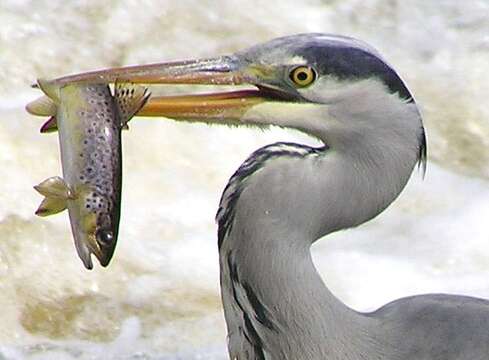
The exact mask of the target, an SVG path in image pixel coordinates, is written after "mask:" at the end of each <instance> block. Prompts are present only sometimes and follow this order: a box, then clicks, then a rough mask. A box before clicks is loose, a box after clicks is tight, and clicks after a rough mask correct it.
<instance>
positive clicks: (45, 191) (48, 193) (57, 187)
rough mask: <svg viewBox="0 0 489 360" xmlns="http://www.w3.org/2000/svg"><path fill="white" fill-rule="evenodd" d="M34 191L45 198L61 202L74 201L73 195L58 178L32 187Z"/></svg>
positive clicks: (51, 178)
mask: <svg viewBox="0 0 489 360" xmlns="http://www.w3.org/2000/svg"><path fill="white" fill-rule="evenodd" d="M34 189H36V191H37V192H38V193H40V194H41V195H44V196H45V197H46V198H55V199H61V200H65V201H66V200H68V199H74V193H73V191H72V190H71V189H70V187H69V186H68V185H67V184H66V183H65V181H64V180H63V179H62V178H60V177H59V176H53V177H50V178H49V179H46V180H44V181H43V182H41V183H40V184H38V185H36V186H34Z"/></svg>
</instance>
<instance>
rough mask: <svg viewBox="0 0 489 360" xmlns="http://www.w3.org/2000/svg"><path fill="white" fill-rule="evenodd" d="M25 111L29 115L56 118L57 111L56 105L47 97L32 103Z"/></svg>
mask: <svg viewBox="0 0 489 360" xmlns="http://www.w3.org/2000/svg"><path fill="white" fill-rule="evenodd" d="M25 109H26V111H27V112H28V113H29V114H32V115H37V116H55V115H56V111H57V107H56V104H55V103H54V102H53V100H51V99H50V98H49V97H47V96H45V95H43V96H41V97H39V98H37V99H36V100H34V101H31V102H30V103H29V104H27V105H26V107H25Z"/></svg>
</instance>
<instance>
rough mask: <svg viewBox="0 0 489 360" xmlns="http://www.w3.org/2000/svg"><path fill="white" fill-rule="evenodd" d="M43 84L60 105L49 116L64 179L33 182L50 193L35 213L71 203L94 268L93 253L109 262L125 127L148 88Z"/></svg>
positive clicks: (76, 230) (78, 238) (84, 253)
mask: <svg viewBox="0 0 489 360" xmlns="http://www.w3.org/2000/svg"><path fill="white" fill-rule="evenodd" d="M39 85H40V87H41V89H42V90H43V91H44V92H45V93H46V95H48V97H49V98H51V99H52V101H53V102H54V103H55V105H56V114H54V115H53V116H54V120H52V119H50V121H56V126H57V130H58V134H59V143H60V150H61V163H62V169H63V179H61V178H50V179H48V180H45V181H44V182H43V183H41V184H39V185H38V186H36V187H35V188H36V190H37V191H39V192H40V193H41V194H43V195H45V196H46V198H45V200H44V201H43V203H41V206H40V207H39V209H38V211H37V212H36V213H37V214H38V215H41V216H46V215H50V214H53V213H56V212H59V211H62V210H63V209H64V208H67V209H68V213H69V217H70V223H71V229H72V233H73V237H74V241H75V247H76V250H77V252H78V255H79V257H80V258H81V260H82V261H83V264H84V265H85V267H86V268H87V269H92V268H93V264H92V260H91V254H94V255H95V256H96V257H97V259H98V260H99V262H100V264H101V265H102V266H107V265H108V264H109V262H110V260H111V258H112V256H113V254H114V250H115V246H116V243H117V237H118V229H119V221H120V203H121V188H122V148H121V129H122V127H123V126H124V125H125V124H126V123H127V121H128V120H129V119H130V118H131V117H132V116H133V115H134V114H135V113H136V112H137V111H138V110H139V109H140V108H141V107H142V106H143V105H144V103H145V102H146V101H147V99H148V97H149V93H148V92H147V90H146V89H145V88H142V87H140V86H135V85H131V84H122V85H121V84H116V86H115V88H116V90H115V94H114V96H113V95H112V94H111V91H110V88H109V86H108V85H106V84H77V83H74V84H68V85H64V86H62V87H56V84H53V83H49V82H43V81H39ZM45 104H46V101H44V105H45ZM31 110H32V109H31ZM30 112H34V113H35V109H34V111H30Z"/></svg>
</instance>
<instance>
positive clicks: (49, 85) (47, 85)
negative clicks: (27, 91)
mask: <svg viewBox="0 0 489 360" xmlns="http://www.w3.org/2000/svg"><path fill="white" fill-rule="evenodd" d="M37 84H38V85H39V87H40V88H41V90H42V91H43V93H45V94H46V95H47V96H48V97H49V98H50V99H51V100H53V101H54V103H59V101H60V100H59V89H60V88H61V86H60V85H59V84H58V83H57V82H56V81H55V80H46V79H37Z"/></svg>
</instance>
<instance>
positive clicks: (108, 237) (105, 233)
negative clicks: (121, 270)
mask: <svg viewBox="0 0 489 360" xmlns="http://www.w3.org/2000/svg"><path fill="white" fill-rule="evenodd" d="M97 240H98V242H99V244H100V245H105V246H107V245H110V244H111V242H112V241H113V240H114V234H113V233H112V231H110V230H100V231H98V233H97Z"/></svg>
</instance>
